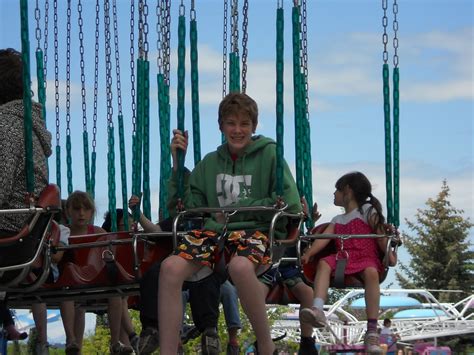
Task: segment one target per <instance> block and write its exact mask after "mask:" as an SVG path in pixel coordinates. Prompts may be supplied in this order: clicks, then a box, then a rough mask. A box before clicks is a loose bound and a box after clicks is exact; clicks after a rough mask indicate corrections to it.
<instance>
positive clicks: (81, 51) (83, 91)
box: [77, 0, 87, 132]
mask: <svg viewBox="0 0 474 355" xmlns="http://www.w3.org/2000/svg"><path fill="white" fill-rule="evenodd" d="M77 14H78V19H77V22H78V25H79V54H80V64H79V65H80V67H81V97H82V129H83V131H85V132H87V114H86V76H85V73H84V32H83V24H84V23H83V21H82V3H81V0H78V2H77Z"/></svg>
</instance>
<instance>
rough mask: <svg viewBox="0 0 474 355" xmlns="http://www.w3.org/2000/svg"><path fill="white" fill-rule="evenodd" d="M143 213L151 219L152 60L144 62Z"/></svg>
mask: <svg viewBox="0 0 474 355" xmlns="http://www.w3.org/2000/svg"><path fill="white" fill-rule="evenodd" d="M143 214H144V215H145V217H146V218H148V219H151V202H150V62H149V61H148V60H146V59H145V60H144V62H143Z"/></svg>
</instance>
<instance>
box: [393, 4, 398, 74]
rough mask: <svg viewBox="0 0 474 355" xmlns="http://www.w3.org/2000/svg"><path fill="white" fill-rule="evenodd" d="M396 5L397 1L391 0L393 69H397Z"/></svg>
mask: <svg viewBox="0 0 474 355" xmlns="http://www.w3.org/2000/svg"><path fill="white" fill-rule="evenodd" d="M397 15H398V3H397V0H393V49H394V52H393V65H394V66H395V68H397V67H398V37H397V34H398V20H397Z"/></svg>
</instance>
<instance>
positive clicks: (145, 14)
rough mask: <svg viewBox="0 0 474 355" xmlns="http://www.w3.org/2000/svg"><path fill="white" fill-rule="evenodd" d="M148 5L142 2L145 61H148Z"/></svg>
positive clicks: (145, 1)
mask: <svg viewBox="0 0 474 355" xmlns="http://www.w3.org/2000/svg"><path fill="white" fill-rule="evenodd" d="M148 49H149V48H148V4H147V0H144V1H143V52H144V54H145V60H147V59H148Z"/></svg>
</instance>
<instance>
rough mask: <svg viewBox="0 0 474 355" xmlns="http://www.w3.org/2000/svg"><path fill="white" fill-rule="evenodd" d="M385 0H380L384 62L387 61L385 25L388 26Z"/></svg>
mask: <svg viewBox="0 0 474 355" xmlns="http://www.w3.org/2000/svg"><path fill="white" fill-rule="evenodd" d="M387 1H388V0H382V9H383V17H382V26H383V35H382V42H383V62H384V63H385V64H386V63H387V62H388V52H387V44H388V34H387V26H388V18H387V6H388V5H387Z"/></svg>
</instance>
